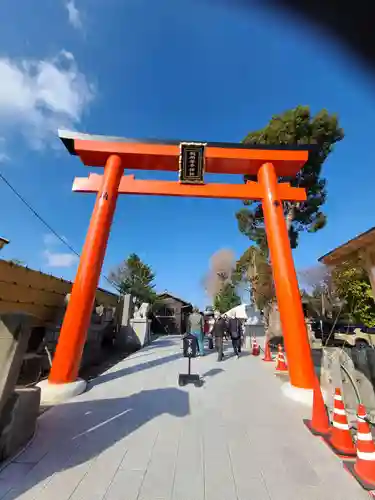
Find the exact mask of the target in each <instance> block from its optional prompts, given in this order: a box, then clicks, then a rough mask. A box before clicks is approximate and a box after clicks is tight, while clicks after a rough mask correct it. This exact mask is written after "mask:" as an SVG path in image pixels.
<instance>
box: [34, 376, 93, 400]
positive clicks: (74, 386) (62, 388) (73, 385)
mask: <svg viewBox="0 0 375 500" xmlns="http://www.w3.org/2000/svg"><path fill="white" fill-rule="evenodd" d="M37 387H40V391H41V395H40V404H41V405H46V406H47V405H56V404H59V403H64V402H65V401H67V400H68V399H70V398H73V397H74V396H78V395H79V394H82V393H83V392H85V390H86V387H87V382H86V381H85V380H82V379H80V378H79V379H77V380H76V381H75V382H70V383H69V384H51V383H50V382H49V381H48V380H42V381H41V382H39V384H37Z"/></svg>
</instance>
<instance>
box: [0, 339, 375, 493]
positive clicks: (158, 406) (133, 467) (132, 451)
mask: <svg viewBox="0 0 375 500" xmlns="http://www.w3.org/2000/svg"><path fill="white" fill-rule="evenodd" d="M228 352H229V350H228ZM269 365H270V364H266V363H262V361H261V360H260V359H259V358H252V357H251V356H243V358H241V359H240V360H237V359H234V358H230V357H228V359H226V361H225V362H223V363H220V364H219V363H217V362H216V358H215V355H214V354H213V355H212V354H209V355H207V356H205V357H204V358H202V359H199V360H195V361H194V362H193V371H195V372H198V373H200V374H201V375H204V379H205V384H204V386H203V387H202V388H196V387H194V386H190V385H189V386H186V387H184V388H179V387H178V385H177V379H178V374H179V373H181V372H185V371H186V360H184V359H182V358H181V349H180V340H179V339H173V338H172V339H171V338H168V339H161V340H158V341H157V342H156V343H155V344H154V345H153V346H150V347H148V348H146V349H144V350H142V351H141V352H139V353H136V355H134V356H130V357H129V358H127V359H125V360H123V361H121V362H120V363H119V364H118V365H116V366H114V367H112V368H111V369H110V370H108V371H107V372H106V373H104V374H103V375H102V376H100V377H99V378H98V379H96V380H94V381H92V382H91V384H90V390H89V391H88V392H86V393H85V394H82V395H80V396H78V397H77V398H74V399H72V400H71V401H70V402H69V403H67V404H64V405H61V406H57V407H55V408H53V409H51V410H49V411H48V412H46V413H45V414H43V415H42V417H41V418H40V419H39V425H38V432H37V436H36V438H35V440H34V442H33V443H32V444H31V446H30V447H29V448H28V449H27V450H26V451H25V453H23V454H22V455H21V456H20V457H18V458H17V461H16V462H15V463H14V464H12V465H11V466H10V467H8V468H7V469H5V470H4V471H3V472H1V473H0V499H1V500H16V499H20V500H103V499H105V500H117V499H118V500H120V499H121V500H122V499H123V500H294V499H296V500H328V499H329V500H364V499H367V498H368V496H367V494H366V493H365V492H364V491H363V490H362V489H361V488H360V486H359V485H358V484H357V482H356V481H355V480H354V479H353V478H352V477H351V476H350V475H349V474H348V473H347V472H346V471H344V469H343V467H342V465H341V462H340V461H339V460H338V459H337V458H336V457H335V456H334V455H333V454H332V452H331V451H330V450H329V449H328V448H327V447H326V446H325V445H324V444H323V443H322V442H321V440H319V439H318V438H314V437H313V436H311V434H310V433H309V432H308V431H307V430H306V428H305V427H304V425H303V424H302V418H303V417H307V416H309V414H310V411H309V410H308V409H307V408H306V407H303V406H302V405H298V404H297V403H294V402H292V401H289V400H287V399H285V398H284V396H283V395H282V393H281V391H280V383H281V382H280V380H278V379H277V378H276V377H275V376H274V373H273V367H270V366H269Z"/></svg>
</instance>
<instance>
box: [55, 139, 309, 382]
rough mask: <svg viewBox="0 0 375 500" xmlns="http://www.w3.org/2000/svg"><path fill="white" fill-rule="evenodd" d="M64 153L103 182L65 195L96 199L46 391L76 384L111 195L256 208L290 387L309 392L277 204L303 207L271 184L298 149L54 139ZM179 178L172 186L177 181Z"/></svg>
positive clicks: (292, 192)
mask: <svg viewBox="0 0 375 500" xmlns="http://www.w3.org/2000/svg"><path fill="white" fill-rule="evenodd" d="M59 136H60V138H61V140H62V141H63V143H64V144H65V146H66V148H67V149H68V151H69V152H70V153H71V154H73V155H77V156H79V158H80V159H81V161H82V162H83V164H85V165H87V166H91V167H99V166H101V167H103V166H104V173H103V175H99V174H90V175H89V176H88V177H87V178H76V179H75V181H74V184H73V191H77V192H83V193H97V197H96V203H95V207H94V210H93V214H92V218H91V222H90V226H89V229H88V233H87V236H86V240H85V244H84V247H83V250H82V255H81V259H80V263H79V267H78V271H77V275H76V278H75V281H74V285H73V289H72V293H71V298H70V301H69V304H68V307H67V311H66V314H65V318H64V322H63V325H62V328H61V333H60V337H59V342H58V345H57V349H56V353H55V356H54V359H53V364H52V368H51V372H50V376H49V384H69V383H73V382H75V381H76V379H77V376H78V370H79V366H80V361H81V356H82V351H83V347H84V344H85V340H86V335H87V330H88V327H89V323H90V317H91V311H92V307H93V303H94V299H95V293H96V288H97V286H98V282H99V278H100V273H101V269H102V265H103V261H104V255H105V250H106V246H107V241H108V237H109V233H110V228H111V224H112V219H113V215H114V211H115V207H116V201H117V197H118V195H119V194H128V195H135V194H143V195H162V196H191V197H202V198H228V199H229V198H230V199H242V200H244V199H256V200H261V202H262V206H263V212H264V220H265V225H266V233H267V240H268V246H269V251H270V257H271V263H272V268H273V277H274V282H275V289H276V295H277V301H278V306H279V311H280V319H281V324H282V328H283V334H284V343H285V350H286V354H287V359H288V364H289V374H290V381H291V384H292V385H293V386H295V387H298V388H304V389H311V388H312V387H313V378H314V366H313V362H312V357H311V350H310V345H309V341H308V336H307V331H306V325H305V321H304V315H303V310H302V304H301V298H300V293H299V288H298V282H297V277H296V272H295V268H294V263H293V257H292V251H291V248H290V244H289V238H288V232H287V227H286V223H285V219H284V213H283V206H282V202H283V201H301V202H302V201H304V200H306V193H305V190H304V189H301V188H293V187H291V186H290V184H288V183H280V184H279V183H278V177H280V176H283V177H294V176H295V175H296V174H297V173H298V171H299V170H300V169H301V168H302V166H303V165H304V164H305V162H306V161H307V159H308V154H309V152H308V150H307V149H306V147H298V146H296V147H281V146H277V147H276V146H275V147H272V148H271V147H266V146H254V145H246V144H233V143H189V142H186V143H182V142H180V141H165V142H164V141H139V140H135V139H122V138H117V137H105V136H92V135H87V134H79V133H73V132H66V131H60V132H59ZM125 169H132V170H134V169H139V170H150V171H153V170H166V171H171V172H176V181H159V180H137V179H136V178H135V176H134V175H124V170H125ZM178 172H179V173H180V178H179V180H177V174H178ZM205 172H207V173H216V174H239V175H245V174H246V175H251V176H254V178H257V182H254V181H251V182H247V183H246V184H244V183H241V184H218V183H206V182H205V179H204V173H205Z"/></svg>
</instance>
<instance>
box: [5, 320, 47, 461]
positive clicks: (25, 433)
mask: <svg viewBox="0 0 375 500" xmlns="http://www.w3.org/2000/svg"><path fill="white" fill-rule="evenodd" d="M32 322H33V318H32V317H31V316H29V315H26V314H22V313H15V314H2V315H1V316H0V461H2V460H6V459H8V458H10V457H12V456H13V455H14V454H15V453H17V451H18V450H19V449H21V448H22V447H23V446H25V445H26V444H27V442H28V441H29V439H30V438H31V437H32V436H33V434H34V432H35V426H36V419H37V417H38V414H39V405H40V389H39V388H37V387H31V388H20V389H16V383H17V380H18V377H19V373H20V369H21V365H22V360H23V358H24V355H25V352H26V349H27V345H28V341H29V338H30V333H31V326H32Z"/></svg>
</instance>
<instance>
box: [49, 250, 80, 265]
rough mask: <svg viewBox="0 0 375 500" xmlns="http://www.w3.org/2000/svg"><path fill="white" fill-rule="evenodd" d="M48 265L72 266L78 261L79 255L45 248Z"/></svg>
mask: <svg viewBox="0 0 375 500" xmlns="http://www.w3.org/2000/svg"><path fill="white" fill-rule="evenodd" d="M43 254H44V257H45V258H46V265H47V267H72V266H74V265H75V264H76V263H77V262H78V257H77V256H76V255H74V254H72V253H58V252H56V253H55V252H50V251H49V250H45V251H44V252H43Z"/></svg>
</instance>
